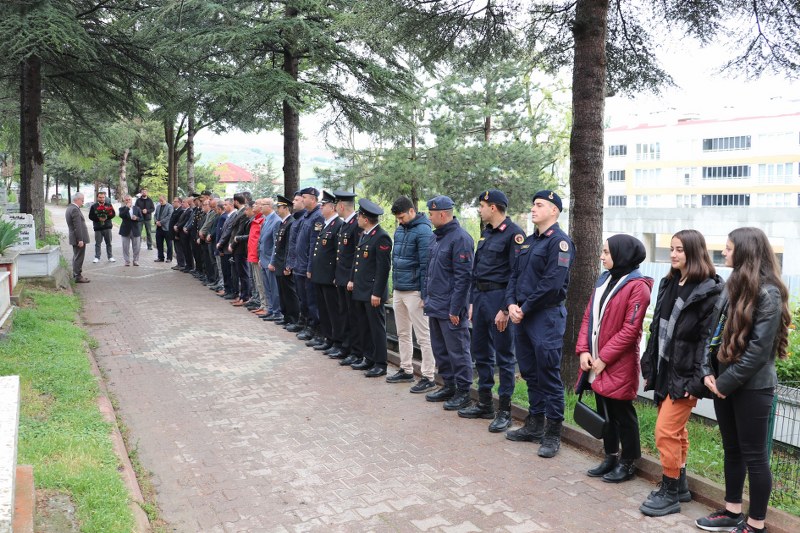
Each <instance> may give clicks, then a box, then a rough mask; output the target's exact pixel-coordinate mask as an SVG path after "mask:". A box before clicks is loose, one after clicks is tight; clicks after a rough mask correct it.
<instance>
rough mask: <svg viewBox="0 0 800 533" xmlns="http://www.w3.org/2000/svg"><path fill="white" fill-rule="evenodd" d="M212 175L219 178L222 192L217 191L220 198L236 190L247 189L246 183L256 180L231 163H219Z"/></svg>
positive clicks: (228, 195) (232, 193)
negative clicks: (222, 188)
mask: <svg viewBox="0 0 800 533" xmlns="http://www.w3.org/2000/svg"><path fill="white" fill-rule="evenodd" d="M214 175H215V176H217V178H219V184H220V185H221V186H222V187H224V192H222V191H220V192H219V195H220V197H222V198H228V197H231V196H233V195H234V194H235V193H236V192H238V191H242V190H247V189H248V184H250V183H255V181H256V178H255V176H253V175H252V174H251V173H250V172H248V171H247V170H245V169H243V168H242V167H240V166H239V165H234V164H233V163H220V164H219V165H217V168H216V169H214Z"/></svg>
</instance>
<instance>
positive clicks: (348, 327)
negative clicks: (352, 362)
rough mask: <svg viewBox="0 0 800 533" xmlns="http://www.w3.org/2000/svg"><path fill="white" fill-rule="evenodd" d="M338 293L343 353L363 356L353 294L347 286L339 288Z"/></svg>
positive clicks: (337, 288)
mask: <svg viewBox="0 0 800 533" xmlns="http://www.w3.org/2000/svg"><path fill="white" fill-rule="evenodd" d="M336 292H337V293H338V294H337V295H338V298H337V300H336V301H337V302H338V304H339V315H340V316H341V317H342V348H341V349H342V353H344V354H346V355H349V354H361V353H362V352H363V350H362V349H361V339H360V338H359V334H358V328H357V327H356V326H357V324H356V315H355V312H356V310H355V305H354V303H353V293H352V292H350V291H348V290H347V287H346V286H337V287H336Z"/></svg>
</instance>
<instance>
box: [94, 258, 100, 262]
mask: <svg viewBox="0 0 800 533" xmlns="http://www.w3.org/2000/svg"><path fill="white" fill-rule="evenodd" d="M99 262H100V258H99V257H95V258H94V259H92V263H99Z"/></svg>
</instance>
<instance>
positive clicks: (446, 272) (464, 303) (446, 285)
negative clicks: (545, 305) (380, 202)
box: [424, 196, 475, 411]
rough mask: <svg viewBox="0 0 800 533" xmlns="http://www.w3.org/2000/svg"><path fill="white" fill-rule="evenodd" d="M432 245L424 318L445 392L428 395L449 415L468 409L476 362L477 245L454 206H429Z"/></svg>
mask: <svg viewBox="0 0 800 533" xmlns="http://www.w3.org/2000/svg"><path fill="white" fill-rule="evenodd" d="M428 211H429V212H430V219H431V223H432V224H433V226H434V227H435V228H436V229H435V230H433V241H432V242H431V249H430V254H429V256H428V277H427V282H428V290H427V294H426V295H425V300H424V304H425V314H426V315H428V322H429V324H430V335H431V348H432V349H433V357H434V359H436V366H437V367H438V368H439V375H440V376H442V379H443V380H444V386H443V387H442V388H441V389H439V390H436V391H434V392H429V393H428V394H426V395H425V399H426V400H428V401H429V402H444V408H445V409H446V410H448V411H457V410H459V409H461V408H462V407H466V406H467V405H469V402H470V399H469V389H470V387H471V386H472V357H471V356H470V353H469V325H468V318H467V314H468V311H469V291H470V286H471V285H472V257H473V249H474V248H473V247H474V244H475V243H474V242H473V240H472V237H470V235H469V233H467V232H466V230H464V228H462V227H461V225H460V224H459V223H458V220H457V219H456V218H455V217H454V216H453V200H451V199H450V198H449V197H447V196H437V197H436V198H433V199H432V200H428Z"/></svg>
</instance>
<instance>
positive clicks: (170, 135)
mask: <svg viewBox="0 0 800 533" xmlns="http://www.w3.org/2000/svg"><path fill="white" fill-rule="evenodd" d="M164 141H165V142H166V143H167V196H168V197H169V198H170V199H172V198H174V197H175V196H177V195H178V178H177V170H178V169H177V167H178V165H176V164H175V121H174V120H171V119H167V120H165V121H164Z"/></svg>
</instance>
